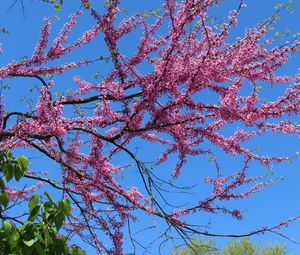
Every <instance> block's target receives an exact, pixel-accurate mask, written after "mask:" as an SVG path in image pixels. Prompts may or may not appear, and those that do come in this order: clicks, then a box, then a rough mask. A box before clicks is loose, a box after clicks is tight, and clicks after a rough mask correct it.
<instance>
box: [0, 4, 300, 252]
mask: <svg viewBox="0 0 300 255" xmlns="http://www.w3.org/2000/svg"><path fill="white" fill-rule="evenodd" d="M9 2H13V1H12V0H11V1H6V3H5V4H1V7H0V14H1V16H0V29H1V28H5V29H6V30H8V31H9V33H8V34H4V33H1V34H0V42H1V44H2V48H3V53H2V55H0V67H1V66H4V65H6V64H7V63H9V62H11V61H12V60H18V59H20V58H22V57H24V56H31V54H32V51H33V50H34V47H35V44H36V42H37V40H38V34H39V29H40V27H41V25H42V24H43V18H44V17H49V16H53V15H56V16H58V17H59V19H53V25H52V32H51V33H52V38H54V37H55V35H56V33H57V32H58V31H59V29H60V28H61V27H62V25H63V24H64V22H65V21H66V20H67V16H68V15H69V13H70V10H71V9H72V10H76V7H77V6H76V4H74V2H76V3H78V4H77V5H78V7H79V1H74V0H73V1H72V3H71V1H69V2H68V1H65V3H64V5H63V6H62V9H61V11H60V12H57V11H55V10H54V9H53V8H52V7H51V6H50V5H47V4H45V3H42V2H41V1H38V0H35V1H25V0H24V5H25V13H24V14H25V17H24V16H23V14H22V8H21V5H20V1H17V3H16V5H15V6H14V7H13V8H11V9H9V10H7V8H8V7H9V5H10V4H9ZM227 2H229V1H224V4H223V5H222V6H221V7H218V8H215V9H213V10H212V13H216V14H217V15H218V16H224V17H226V16H227V11H228V10H229V9H231V8H232V7H233V6H237V5H238V3H239V1H237V0H234V1H232V4H227ZM277 3H278V2H277V1H274V0H268V1H259V0H252V1H246V4H247V8H245V9H243V10H242V12H241V14H240V16H239V26H238V27H237V28H234V29H233V30H232V31H231V32H232V34H231V36H230V38H232V40H233V39H234V38H235V37H236V36H242V34H243V31H244V29H245V28H251V27H253V26H255V25H256V24H257V23H259V22H261V21H262V20H263V19H264V18H266V16H271V15H272V14H273V12H274V6H275V5H276V4H277ZM122 4H123V5H124V7H126V8H127V9H128V10H132V11H140V10H143V9H149V8H153V9H155V8H160V5H161V1H160V0H153V1H145V0H143V1H141V0H140V1H137V0H130V1H122ZM294 10H295V11H294V13H292V14H291V13H289V12H287V11H283V12H282V13H281V14H280V15H281V19H280V20H279V22H278V24H277V25H276V26H275V29H274V30H273V31H270V34H269V36H270V37H273V36H274V34H275V33H276V32H284V31H286V28H288V29H289V30H290V31H291V34H293V33H296V32H298V30H299V31H300V29H299V25H298V24H299V15H300V3H299V2H296V4H295V6H294ZM92 22H93V20H92V19H91V18H90V16H89V15H88V14H84V15H83V16H82V17H81V18H80V19H79V21H78V24H79V26H78V28H76V30H75V31H74V33H73V36H72V37H73V38H76V35H78V34H80V32H81V31H84V30H85V29H86V28H90V27H91V26H92V25H93V23H92ZM137 37H138V32H137V33H136V34H133V36H131V37H128V38H127V39H126V40H124V41H122V43H121V45H120V49H121V51H122V52H124V53H125V54H128V55H130V54H131V53H132V52H133V50H134V45H135V43H136V39H137ZM101 40H102V38H101V36H100V37H99V38H97V39H96V40H95V41H94V42H93V43H92V44H91V45H89V46H88V47H85V48H84V49H82V50H79V51H78V52H77V53H76V54H73V55H71V56H68V57H66V58H65V59H64V60H69V59H70V58H73V59H76V58H77V59H80V58H81V57H82V56H84V57H85V58H91V59H92V58H95V57H99V56H101V55H103V56H106V55H107V50H106V49H105V48H104V47H103V43H102V41H101ZM276 40H277V43H278V44H281V43H284V41H285V40H286V39H280V38H277V39H276ZM50 41H51V40H50ZM128 45H129V46H130V47H129V46H128ZM299 60H300V56H299V54H295V56H293V57H292V58H291V60H290V62H289V63H288V64H286V65H285V66H284V67H282V68H281V69H280V70H279V71H278V72H279V73H281V74H283V73H285V74H291V75H292V74H295V73H297V71H298V70H297V69H298V67H299V63H300V62H299ZM145 68H147V67H145ZM109 70H110V65H109V64H106V63H105V62H101V63H97V64H96V65H95V66H92V67H90V66H89V67H84V68H82V69H80V71H77V70H74V71H70V72H69V73H67V74H66V75H64V76H63V77H59V78H58V79H59V83H58V84H59V87H58V88H57V90H58V91H64V90H66V89H68V88H69V87H70V88H75V87H74V84H73V82H72V79H71V78H72V77H73V76H74V75H78V74H80V75H81V77H83V78H85V79H87V80H90V81H93V79H94V78H93V77H94V74H95V72H97V71H99V72H100V75H101V76H102V77H103V76H104V75H105V74H106V73H107V72H109ZM145 71H147V70H145ZM101 76H100V77H101ZM3 83H4V84H8V85H9V86H10V89H9V90H7V91H3V94H4V96H5V98H6V102H7V110H8V111H11V110H13V109H16V108H17V109H25V107H26V106H25V104H24V103H20V102H19V99H16V98H21V97H23V96H26V98H30V97H31V96H32V95H33V96H34V94H30V92H29V88H30V87H34V86H36V85H37V84H36V83H35V81H32V80H25V79H15V80H4V81H3ZM277 93H280V91H279V90H278V91H277V90H276V89H273V90H268V89H266V94H265V96H266V97H267V98H272V97H275V96H276V95H277ZM35 102H36V99H34V101H33V105H34V104H35ZM293 120H294V121H299V116H298V117H294V118H293ZM230 131H231V130H230V129H228V130H225V131H224V132H228V133H230ZM299 145H300V144H299V139H298V138H297V137H295V136H284V135H265V136H263V137H260V138H255V139H254V140H252V141H250V142H249V143H247V144H246V146H247V147H249V148H254V147H259V152H261V153H264V154H267V155H273V154H277V155H285V156H294V155H295V153H296V152H297V151H300V146H299ZM130 148H131V149H132V150H136V152H137V156H139V157H140V159H141V160H143V161H145V162H148V161H149V162H150V161H153V160H155V158H153V154H154V152H158V151H159V150H161V148H157V146H156V145H154V146H153V145H150V144H141V143H140V142H139V141H136V142H135V143H134V144H132V145H130ZM23 153H24V154H25V155H26V151H24V152H23ZM28 153H29V155H27V156H29V157H31V156H32V157H35V156H37V155H34V154H31V153H32V152H28ZM215 154H216V156H217V157H218V160H219V163H220V165H221V167H222V170H223V171H224V172H235V171H236V170H237V169H239V168H240V167H241V158H238V157H237V158H232V157H229V156H227V155H224V153H222V152H221V151H219V150H218V149H216V150H215ZM119 160H120V161H122V160H126V159H125V158H124V159H123V158H121V159H119ZM175 161H176V158H175V157H173V158H171V160H170V162H168V163H167V164H166V165H164V166H163V167H160V168H159V169H156V170H155V171H158V174H160V175H162V176H164V177H165V178H168V177H167V176H168V174H170V173H171V170H170V169H172V167H173V166H174V162H175ZM47 164H48V165H47V166H49V168H50V169H54V168H55V165H54V164H52V165H51V164H49V163H47ZM31 166H32V168H34V169H41V170H45V169H44V166H45V163H44V158H40V157H37V158H33V159H32V160H31ZM213 171H214V170H213V165H212V162H209V161H208V159H207V157H206V156H205V157H204V156H203V157H199V158H189V162H188V164H187V165H186V166H185V168H184V169H183V173H182V177H181V178H180V180H178V184H180V185H188V184H198V186H197V187H196V188H195V192H196V191H197V193H195V194H191V195H189V196H188V198H185V199H191V200H193V199H195V198H198V197H200V198H201V197H205V195H204V194H206V193H208V192H210V187H209V186H208V185H204V184H203V178H205V177H206V176H208V175H213V174H214V172H213ZM250 172H251V173H253V174H254V175H255V176H256V175H261V174H265V172H264V169H263V168H262V166H260V165H258V164H252V165H251V171H250ZM51 174H53V173H51V172H50V176H51ZM126 174H128V173H125V175H126ZM54 175H55V174H54ZM126 178H129V177H128V176H127V177H126V176H125V180H124V183H126V182H128V185H129V183H132V180H135V177H134V173H133V175H132V176H130V178H129V179H128V180H127V179H126ZM272 178H273V179H274V180H277V181H276V184H275V185H273V186H272V187H270V188H269V189H267V190H266V191H263V192H261V193H259V194H257V195H255V196H254V197H251V198H250V199H245V200H242V201H238V202H236V203H230V205H232V206H234V207H238V208H240V209H241V210H242V211H243V212H244V215H245V219H244V220H242V221H240V222H237V221H235V220H233V219H231V218H230V217H229V216H227V215H206V214H199V217H198V218H195V217H194V218H193V219H192V220H193V221H194V222H197V223H199V224H200V225H206V224H207V223H208V222H211V225H210V227H211V229H210V231H211V232H215V233H221V234H223V233H247V232H250V231H252V230H255V229H257V228H259V227H261V226H273V225H276V224H277V223H278V222H280V221H282V220H285V219H288V218H289V217H293V216H298V215H300V203H299V194H300V186H299V180H300V159H299V158H295V159H293V162H292V163H291V164H281V165H277V166H275V167H274V171H273V176H272ZM282 178H283V179H282ZM170 200H171V201H173V202H174V203H181V202H186V200H184V199H183V198H180V197H179V196H178V197H177V195H176V196H173V197H170ZM138 216H140V220H139V221H138V222H137V223H136V225H135V230H136V231H138V230H140V229H143V228H144V227H146V226H152V225H156V226H157V227H158V229H160V227H162V225H160V224H161V223H159V222H156V221H155V219H152V218H150V219H149V217H146V216H141V215H140V214H138ZM156 230H157V229H156ZM299 230H300V223H298V222H295V223H293V224H291V225H290V226H289V228H288V229H284V230H283V232H284V234H286V235H287V236H288V237H291V238H293V239H295V240H296V241H298V242H299V243H300V236H299ZM153 235H154V231H153V230H150V231H146V232H141V233H140V234H139V235H138V237H137V238H138V239H139V240H140V241H141V242H143V241H145V242H147V241H148V242H149V240H150V241H151V239H153V237H154V236H153ZM216 240H217V242H219V243H220V244H224V243H226V242H227V240H228V239H222V238H217V239H216ZM253 240H254V241H255V242H257V243H266V242H281V243H286V244H287V245H288V248H289V249H288V250H289V252H290V253H291V254H300V245H296V244H294V243H293V242H290V241H288V240H287V239H284V238H281V237H280V236H278V235H276V234H265V235H259V236H254V237H253ZM76 242H79V244H80V241H79V240H76ZM128 244H129V242H126V244H125V250H126V251H130V249H131V247H130V245H128ZM158 244H159V243H154V244H153V247H152V248H153V250H154V253H153V254H156V253H155V251H156V250H157V248H158ZM82 246H83V247H85V248H86V249H90V248H89V247H86V246H85V244H82ZM168 250H172V244H169V245H167V246H165V247H164V251H163V252H162V254H168V253H167V251H168ZM88 254H93V251H89V252H88ZM137 254H139V253H137Z"/></svg>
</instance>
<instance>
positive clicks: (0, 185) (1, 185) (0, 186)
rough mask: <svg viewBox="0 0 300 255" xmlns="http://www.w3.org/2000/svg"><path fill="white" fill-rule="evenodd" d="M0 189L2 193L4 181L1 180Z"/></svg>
mask: <svg viewBox="0 0 300 255" xmlns="http://www.w3.org/2000/svg"><path fill="white" fill-rule="evenodd" d="M0 188H1V191H2V192H3V191H4V189H5V184H4V181H3V180H2V178H0Z"/></svg>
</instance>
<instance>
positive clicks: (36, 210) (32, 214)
mask: <svg viewBox="0 0 300 255" xmlns="http://www.w3.org/2000/svg"><path fill="white" fill-rule="evenodd" d="M41 207H42V206H41V205H40V206H36V207H34V208H33V209H32V210H31V211H30V215H29V217H28V221H31V222H33V221H34V220H35V219H36V218H37V217H38V216H39V212H40V210H41Z"/></svg>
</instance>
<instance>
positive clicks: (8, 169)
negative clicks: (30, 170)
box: [1, 162, 14, 182]
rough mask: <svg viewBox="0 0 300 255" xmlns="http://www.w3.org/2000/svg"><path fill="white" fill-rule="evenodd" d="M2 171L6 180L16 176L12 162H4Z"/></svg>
mask: <svg viewBox="0 0 300 255" xmlns="http://www.w3.org/2000/svg"><path fill="white" fill-rule="evenodd" d="M1 170H2V172H3V173H4V177H5V180H6V181H7V182H9V181H10V180H11V179H12V178H13V176H14V167H13V165H12V164H9V163H7V162H4V163H3V164H2V169H1Z"/></svg>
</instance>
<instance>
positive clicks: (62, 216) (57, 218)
mask: <svg viewBox="0 0 300 255" xmlns="http://www.w3.org/2000/svg"><path fill="white" fill-rule="evenodd" d="M65 218H66V216H65V214H64V213H63V212H61V211H60V212H59V213H58V214H57V215H56V216H55V218H54V224H55V227H56V230H57V231H58V230H60V228H61V226H62V224H63V222H64V220H65Z"/></svg>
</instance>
